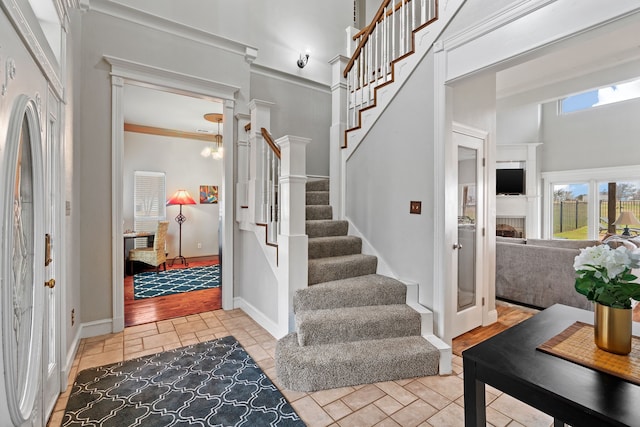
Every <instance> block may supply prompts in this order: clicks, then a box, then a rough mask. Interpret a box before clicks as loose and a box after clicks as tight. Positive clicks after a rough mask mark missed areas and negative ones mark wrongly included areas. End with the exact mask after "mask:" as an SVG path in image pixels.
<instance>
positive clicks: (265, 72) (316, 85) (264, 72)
mask: <svg viewBox="0 0 640 427" xmlns="http://www.w3.org/2000/svg"><path fill="white" fill-rule="evenodd" d="M251 73H252V74H257V75H260V76H264V77H269V78H272V79H276V80H280V81H283V82H287V83H290V84H294V85H297V86H302V87H305V88H307V89H312V90H317V91H320V92H324V93H327V94H331V86H330V85H327V84H324V83H320V82H317V81H315V80H310V79H307V78H304V77H300V76H296V75H295V74H289V73H285V72H284V71H280V70H276V69H275V68H271V67H267V66H264V65H259V64H251Z"/></svg>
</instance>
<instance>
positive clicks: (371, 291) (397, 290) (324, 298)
mask: <svg viewBox="0 0 640 427" xmlns="http://www.w3.org/2000/svg"><path fill="white" fill-rule="evenodd" d="M406 296H407V287H406V285H405V284H404V283H402V282H400V281H398V280H396V279H392V278H391V277H387V276H381V275H379V274H369V275H366V276H358V277H351V278H349V279H343V280H335V281H331V282H325V283H318V284H316V285H313V286H310V287H308V288H305V289H300V290H298V291H296V293H295V294H294V296H293V310H294V312H296V313H297V312H298V311H301V310H322V309H329V308H341V307H358V306H372V305H385V304H404V303H405V301H406Z"/></svg>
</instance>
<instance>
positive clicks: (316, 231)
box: [305, 219, 349, 238]
mask: <svg viewBox="0 0 640 427" xmlns="http://www.w3.org/2000/svg"><path fill="white" fill-rule="evenodd" d="M305 230H306V234H307V236H309V238H312V237H327V236H346V235H347V232H348V231H349V221H345V220H328V219H317V220H310V221H305Z"/></svg>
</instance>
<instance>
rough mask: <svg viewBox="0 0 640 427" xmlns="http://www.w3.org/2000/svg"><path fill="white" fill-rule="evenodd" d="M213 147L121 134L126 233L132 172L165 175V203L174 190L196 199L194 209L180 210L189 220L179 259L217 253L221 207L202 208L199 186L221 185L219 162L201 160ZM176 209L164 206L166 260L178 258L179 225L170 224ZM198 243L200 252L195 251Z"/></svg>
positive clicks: (130, 214) (184, 227) (129, 220)
mask: <svg viewBox="0 0 640 427" xmlns="http://www.w3.org/2000/svg"><path fill="white" fill-rule="evenodd" d="M207 145H211V143H206V142H203V141H198V140H193V139H184V138H172V137H167V136H158V135H148V134H142V133H135V132H125V133H124V170H123V172H124V177H123V178H124V189H123V190H124V191H123V207H124V212H123V218H124V229H133V228H134V223H133V193H134V172H135V171H152V172H164V173H165V174H166V193H167V194H166V199H168V198H169V197H171V196H172V195H173V193H175V192H176V191H177V190H180V189H185V190H187V191H188V192H189V194H191V197H193V199H194V200H195V201H196V204H195V205H185V206H183V207H182V214H183V215H184V216H185V217H186V218H187V220H186V222H184V223H183V224H182V255H183V256H185V257H187V258H190V257H198V256H205V255H217V254H218V222H219V221H218V219H219V206H220V205H219V204H217V203H216V204H200V197H199V191H200V185H216V186H218V189H220V184H221V182H222V160H214V159H213V158H211V157H206V158H205V157H202V156H201V155H200V152H201V151H202V149H203V148H204V147H205V146H207ZM179 208H180V207H179V206H167V207H166V209H167V211H166V212H167V219H168V220H169V231H168V234H167V252H169V258H173V257H175V256H177V255H178V239H179V226H178V223H177V222H176V221H175V220H174V218H175V217H176V215H178V213H179V212H180V210H179ZM198 243H201V246H202V247H201V248H198Z"/></svg>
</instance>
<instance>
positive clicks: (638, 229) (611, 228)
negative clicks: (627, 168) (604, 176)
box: [598, 181, 640, 238]
mask: <svg viewBox="0 0 640 427" xmlns="http://www.w3.org/2000/svg"><path fill="white" fill-rule="evenodd" d="M598 194H599V203H600V209H599V212H600V237H601V238H602V237H605V235H606V234H623V233H625V228H627V229H628V233H629V235H631V236H637V235H638V234H640V224H633V222H637V221H634V219H639V218H640V181H617V182H599V183H598ZM623 212H625V213H626V215H625V217H623V218H625V221H627V222H629V221H630V222H631V223H629V224H625V223H617V220H618V218H620V215H621V214H622V213H623ZM629 214H631V216H629ZM623 218H620V219H621V220H622V219H623Z"/></svg>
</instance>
